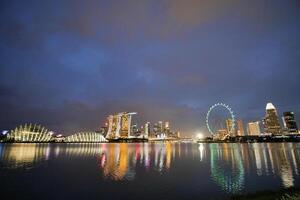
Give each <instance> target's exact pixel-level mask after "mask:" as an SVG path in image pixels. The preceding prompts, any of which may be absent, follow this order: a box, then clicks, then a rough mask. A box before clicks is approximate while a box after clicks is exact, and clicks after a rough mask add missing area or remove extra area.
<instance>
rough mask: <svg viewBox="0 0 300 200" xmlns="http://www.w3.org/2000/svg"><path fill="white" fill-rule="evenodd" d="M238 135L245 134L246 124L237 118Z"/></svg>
mask: <svg viewBox="0 0 300 200" xmlns="http://www.w3.org/2000/svg"><path fill="white" fill-rule="evenodd" d="M237 135H238V136H245V131H244V125H243V121H242V120H240V119H239V120H237Z"/></svg>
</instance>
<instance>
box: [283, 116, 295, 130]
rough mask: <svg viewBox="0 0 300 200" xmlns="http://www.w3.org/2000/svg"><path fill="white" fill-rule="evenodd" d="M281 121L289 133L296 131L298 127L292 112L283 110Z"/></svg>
mask: <svg viewBox="0 0 300 200" xmlns="http://www.w3.org/2000/svg"><path fill="white" fill-rule="evenodd" d="M283 123H284V127H285V128H286V129H287V131H288V132H289V133H298V127H297V123H296V120H295V114H294V112H290V111H289V112H284V113H283Z"/></svg>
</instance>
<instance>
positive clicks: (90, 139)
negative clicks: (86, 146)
mask: <svg viewBox="0 0 300 200" xmlns="http://www.w3.org/2000/svg"><path fill="white" fill-rule="evenodd" d="M64 142H68V143H96V142H107V140H106V139H105V137H104V136H103V135H102V134H101V133H99V132H79V133H75V134H73V135H70V136H67V137H66V138H65V139H64Z"/></svg>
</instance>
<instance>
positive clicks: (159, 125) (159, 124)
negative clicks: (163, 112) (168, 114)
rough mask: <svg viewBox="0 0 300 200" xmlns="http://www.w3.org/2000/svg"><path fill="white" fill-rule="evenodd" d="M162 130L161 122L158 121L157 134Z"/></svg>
mask: <svg viewBox="0 0 300 200" xmlns="http://www.w3.org/2000/svg"><path fill="white" fill-rule="evenodd" d="M163 130H164V129H163V122H162V121H159V122H158V132H160V133H161V132H163Z"/></svg>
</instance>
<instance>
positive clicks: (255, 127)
mask: <svg viewBox="0 0 300 200" xmlns="http://www.w3.org/2000/svg"><path fill="white" fill-rule="evenodd" d="M260 134H261V131H260V122H259V121H257V122H250V123H248V135H252V136H254V135H255V136H258V135H260Z"/></svg>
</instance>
